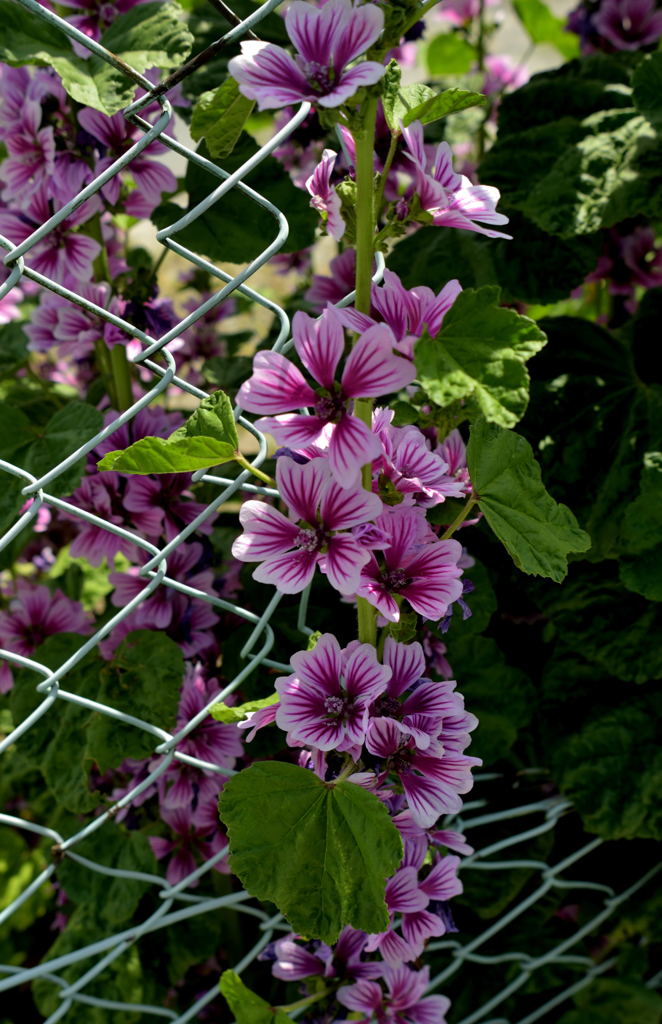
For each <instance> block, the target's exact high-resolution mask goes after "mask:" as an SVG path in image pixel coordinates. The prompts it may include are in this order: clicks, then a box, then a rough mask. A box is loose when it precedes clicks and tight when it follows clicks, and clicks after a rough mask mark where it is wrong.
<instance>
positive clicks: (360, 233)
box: [354, 97, 377, 647]
mask: <svg viewBox="0 0 662 1024" xmlns="http://www.w3.org/2000/svg"><path fill="white" fill-rule="evenodd" d="M376 119H377V100H376V99H374V98H372V97H371V98H370V99H368V100H367V101H366V105H365V112H364V117H363V124H362V125H361V128H360V130H359V131H357V132H356V133H355V135H354V144H355V146H356V298H355V300H354V306H355V308H356V309H357V310H358V311H359V312H360V313H368V314H369V313H370V307H371V291H372V259H373V255H374V251H375V194H374V156H373V153H374V147H375V123H376ZM354 415H355V416H357V417H358V419H360V420H362V421H363V422H364V423H365V424H366V426H367V427H368V429H369V430H372V399H371V398H358V399H357V400H356V402H355V403H354ZM361 477H362V482H363V486H364V488H365V489H366V490H367V491H372V467H371V466H370V464H368V465H366V466H364V467H363V469H362V472H361ZM356 603H357V612H358V619H359V640H360V641H361V643H364V644H372V646H373V647H374V646H375V645H376V643H377V619H376V610H375V608H374V607H373V606H372V605H371V604H370V602H369V601H366V599H365V598H364V597H358V598H357V599H356Z"/></svg>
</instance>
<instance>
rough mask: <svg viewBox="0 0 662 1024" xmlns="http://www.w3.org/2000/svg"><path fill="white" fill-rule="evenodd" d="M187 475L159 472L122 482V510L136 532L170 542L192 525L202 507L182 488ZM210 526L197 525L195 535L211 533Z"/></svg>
mask: <svg viewBox="0 0 662 1024" xmlns="http://www.w3.org/2000/svg"><path fill="white" fill-rule="evenodd" d="M190 479H191V478H190V475H189V474H188V473H162V474H160V475H159V476H158V478H155V477H152V476H132V477H130V478H129V479H128V480H127V482H126V491H125V497H124V507H125V509H126V510H127V511H128V512H130V513H131V519H132V521H133V523H134V524H135V526H136V527H137V529H138V530H140V531H141V532H143V533H144V534H145V535H146V536H147V537H150V538H153V539H157V538H159V537H161V536H165V538H166V540H168V541H171V540H173V539H174V538H175V537H176V536H177V534H178V533H179V532H180V530H181V529H182V528H183V527H184V526H187V525H188V524H189V523H190V522H192V521H193V520H194V519H195V517H196V516H198V515H199V514H200V513H201V512H202V511H203V509H204V508H205V506H204V505H202V504H200V502H198V501H192V500H191V492H190V491H188V490H187V489H186V487H187V484H188V483H189V481H190ZM211 531H212V523H211V521H210V519H207V520H205V521H204V522H202V523H200V525H199V526H198V532H199V533H211Z"/></svg>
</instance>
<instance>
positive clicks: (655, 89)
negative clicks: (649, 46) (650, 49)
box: [632, 53, 662, 128]
mask: <svg viewBox="0 0 662 1024" xmlns="http://www.w3.org/2000/svg"><path fill="white" fill-rule="evenodd" d="M632 86H633V92H634V102H635V103H636V105H637V108H638V109H639V111H640V112H641V113H642V114H643V115H644V117H647V118H648V120H649V121H652V122H653V124H655V125H657V126H658V128H659V127H662V53H647V54H646V56H645V57H644V58H643V60H642V61H641V63H640V64H639V65H637V68H636V70H635V73H634V75H633V77H632Z"/></svg>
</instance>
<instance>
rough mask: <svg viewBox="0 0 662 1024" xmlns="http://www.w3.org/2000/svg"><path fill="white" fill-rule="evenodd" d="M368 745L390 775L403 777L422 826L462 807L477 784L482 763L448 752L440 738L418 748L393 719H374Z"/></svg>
mask: <svg viewBox="0 0 662 1024" xmlns="http://www.w3.org/2000/svg"><path fill="white" fill-rule="evenodd" d="M366 747H367V748H368V750H369V751H370V753H371V754H373V755H374V756H375V757H377V758H379V760H380V761H381V762H383V765H384V771H385V772H386V773H387V776H388V774H389V773H391V772H392V773H394V774H395V775H397V776H399V779H400V782H401V784H402V788H403V790H404V793H405V796H406V797H407V803H408V805H409V810H410V811H411V814H412V818H413V819H414V821H415V822H416V824H417V825H420V826H421V827H422V828H432V826H433V825H434V824H435V823H436V821H437V819H438V818H439V816H440V815H441V814H456V813H457V812H458V811H459V810H460V809H461V807H462V800H461V797H460V794H463V793H468V792H469V790H470V789H471V787H472V786H473V779H472V777H471V769H472V768H473V767H474V766H475V765H479V764H481V763H482V762H481V760H480V758H477V757H469V756H467V755H466V754H457V753H454V752H453V753H449V754H447V753H445V751H444V748H443V746H442V745H441V743H439V742H438V741H435V742H434V743H433V744H431V746H430V749H429V750H425V751H422V750H418V749H417V747H416V745H415V744H414V741H413V740H412V739H411V737H409V736H404V735H403V734H402V732H401V730H400V729H399V727H398V725H397V723H396V722H394V721H392V719H390V718H371V719H370V725H369V727H368V734H367V738H366Z"/></svg>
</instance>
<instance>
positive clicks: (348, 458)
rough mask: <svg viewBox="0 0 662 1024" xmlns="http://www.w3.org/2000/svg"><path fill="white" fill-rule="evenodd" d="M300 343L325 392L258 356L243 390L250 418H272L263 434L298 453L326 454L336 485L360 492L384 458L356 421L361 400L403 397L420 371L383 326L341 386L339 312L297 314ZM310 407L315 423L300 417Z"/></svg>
mask: <svg viewBox="0 0 662 1024" xmlns="http://www.w3.org/2000/svg"><path fill="white" fill-rule="evenodd" d="M292 337H293V339H294V347H295V349H296V351H297V354H298V356H299V358H300V359H301V362H302V363H303V365H304V367H305V368H306V370H307V371H308V372H309V374H310V375H311V377H312V378H313V379H314V381H315V382H316V383H317V384H318V385H319V386H318V387H317V388H316V389H314V388H313V387H311V385H310V384H309V383H308V382H307V381H306V378H305V377H304V376H303V374H302V373H301V371H300V370H299V369H298V368H297V367H296V366H295V365H294V364H293V363H291V362H290V360H289V359H287V358H286V357H285V356H282V355H280V353H278V352H258V353H257V355H256V356H255V359H254V361H253V375H252V376H251V377H250V378H249V380H247V381H246V382H245V383H244V384H242V386H241V388H240V389H239V393H238V395H237V400H238V402H239V404H240V405H241V406H243V408H244V409H247V410H248V411H249V412H257V413H266V414H267V415H266V416H263V417H262V418H261V419H259V420H257V422H256V426H257V427H258V428H259V429H260V430H262V431H264V432H265V433H269V434H272V435H273V436H274V437H275V439H276V441H277V442H278V443H279V444H281V445H285V446H286V447H288V448H294V449H297V448H306V447H308V446H309V445H311V444H315V445H318V446H319V447H320V448H323V449H325V450H326V453H327V455H328V462H329V466H330V467H331V472H332V473H333V475H334V477H335V478H336V480H337V481H338V482H339V483H340V484H341V485H342V486H343V487H354V486H355V485H356V484H357V483H358V482H359V478H360V474H361V467H362V466H364V465H365V464H366V463H368V462H372V460H373V459H375V458H377V457H378V456H379V455H380V454H381V451H382V447H381V444H380V443H379V440H378V438H377V437H375V435H374V434H373V433H372V431H371V430H370V429H369V427H368V426H367V425H366V424H365V423H363V421H362V420H360V419H358V418H357V417H356V416H353V415H352V412H351V410H352V408H353V404H354V400H355V399H357V398H378V397H379V396H380V395H388V394H391V393H392V392H395V391H399V390H400V389H401V388H403V387H405V386H406V385H407V384H411V382H412V381H413V379H414V377H415V375H416V370H415V368H414V366H413V364H412V363H410V362H409V361H408V360H406V359H402V358H401V357H400V356H398V355H396V354H395V352H394V351H393V350H394V347H395V338H394V337H393V334H392V332H391V330H390V329H389V328H388V327H386V326H385V325H384V324H378V325H377V326H374V327H371V328H370V329H369V330H367V331H366V332H365V334H363V335H362V337H361V338H359V340H358V342H357V343H356V345H355V346H354V348H353V349H352V351H351V352H350V354H349V356H348V357H347V359H346V360H345V366H344V369H343V371H342V375H341V377H340V380H339V381H337V380H336V379H335V378H336V372H337V369H338V364H339V363H340V360H341V358H342V356H343V352H344V349H345V335H344V331H343V328H342V325H341V323H340V321H339V319H338V315H337V311H335V310H334V309H332V308H331V307H329V308H327V309H326V310H325V311H324V313H323V314H322V316H321V317H319V318H318V319H317V320H313V319H312V317H309V316H308V315H307V314H306V313H301V312H299V313H297V314H296V315H295V317H294V320H293V323H292ZM303 407H310V408H311V409H312V410H313V412H312V415H310V416H305V415H302V414H300V413H295V412H293V411H292V410H294V409H301V408H303ZM271 413H276V414H278V415H275V416H272V415H269V414H271ZM283 414H284V415H283Z"/></svg>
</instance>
